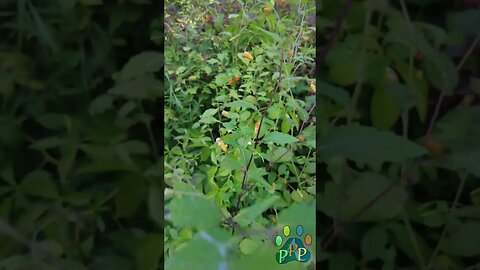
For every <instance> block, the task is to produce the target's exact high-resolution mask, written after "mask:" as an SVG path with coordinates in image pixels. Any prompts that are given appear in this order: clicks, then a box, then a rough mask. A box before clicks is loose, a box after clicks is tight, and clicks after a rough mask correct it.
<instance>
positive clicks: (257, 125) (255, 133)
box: [253, 122, 260, 136]
mask: <svg viewBox="0 0 480 270" xmlns="http://www.w3.org/2000/svg"><path fill="white" fill-rule="evenodd" d="M259 129H260V122H257V123H256V124H255V131H254V132H253V136H257V134H258V130H259Z"/></svg>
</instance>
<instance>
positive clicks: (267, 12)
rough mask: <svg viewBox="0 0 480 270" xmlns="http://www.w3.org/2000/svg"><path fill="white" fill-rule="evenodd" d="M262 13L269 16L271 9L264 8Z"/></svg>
mask: <svg viewBox="0 0 480 270" xmlns="http://www.w3.org/2000/svg"><path fill="white" fill-rule="evenodd" d="M263 12H264V13H265V15H267V16H268V15H270V12H272V9H271V8H269V7H266V8H264V9H263Z"/></svg>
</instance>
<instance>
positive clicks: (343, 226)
mask: <svg viewBox="0 0 480 270" xmlns="http://www.w3.org/2000/svg"><path fill="white" fill-rule="evenodd" d="M399 183H400V180H397V181H395V182H393V183H391V184H390V185H389V186H388V187H386V188H385V189H384V190H383V191H382V192H380V194H378V195H377V196H376V197H375V198H373V199H372V200H371V201H370V202H368V203H367V204H366V205H365V206H363V207H362V208H361V209H360V210H358V211H357V212H356V213H355V214H353V215H352V216H351V217H350V218H349V219H348V220H347V221H345V222H343V223H342V224H340V225H339V226H338V227H337V228H333V233H332V234H331V235H330V237H329V238H328V239H327V241H325V244H324V245H323V248H322V249H323V250H324V251H326V250H327V248H328V246H329V245H330V244H331V243H332V242H333V241H334V240H335V239H336V238H337V237H338V235H339V234H340V233H341V232H343V231H344V230H345V229H346V228H347V227H348V226H350V224H352V223H354V222H355V221H357V219H358V218H359V217H360V216H362V215H363V214H364V213H365V212H366V211H368V210H369V209H370V208H371V207H372V206H373V205H374V204H375V203H376V202H378V201H379V200H380V199H381V198H383V197H384V196H385V195H387V194H388V193H390V191H391V190H393V188H394V187H395V186H396V185H397V184H399Z"/></svg>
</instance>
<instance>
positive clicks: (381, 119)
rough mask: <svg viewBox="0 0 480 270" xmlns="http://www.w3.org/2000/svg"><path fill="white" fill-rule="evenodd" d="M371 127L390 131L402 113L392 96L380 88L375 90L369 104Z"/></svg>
mask: <svg viewBox="0 0 480 270" xmlns="http://www.w3.org/2000/svg"><path fill="white" fill-rule="evenodd" d="M370 113H371V117H372V123H373V125H374V126H375V127H376V128H378V129H384V130H388V129H390V128H391V127H392V126H393V125H394V124H395V122H396V121H397V119H398V117H399V116H400V114H401V113H402V111H401V109H400V107H399V106H398V105H397V103H396V102H395V99H394V96H393V95H392V94H390V93H389V92H388V91H386V90H385V89H382V88H377V89H375V91H374V93H373V97H372V104H371V111H370Z"/></svg>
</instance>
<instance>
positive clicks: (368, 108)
mask: <svg viewBox="0 0 480 270" xmlns="http://www.w3.org/2000/svg"><path fill="white" fill-rule="evenodd" d="M467 2H468V3H467ZM473 2H475V3H473ZM317 7H319V6H318V5H317ZM344 8H345V6H344V1H331V0H324V1H321V5H320V10H318V9H317V12H318V14H319V15H320V16H319V17H317V20H320V21H321V22H322V23H321V24H320V26H319V28H317V31H318V32H319V33H320V35H321V36H322V38H324V39H325V40H328V38H329V37H330V34H331V32H332V31H334V22H335V21H337V20H338V19H339V17H338V16H341V14H342V10H343V9H344ZM479 12H480V7H479V6H478V1H444V0H431V1H414V0H410V1H408V0H405V1H404V0H399V1H382V0H380V1H363V2H358V1H357V2H356V1H353V3H352V6H351V9H350V12H349V14H348V16H347V17H346V18H343V19H342V18H340V19H341V20H343V27H342V30H341V31H340V32H339V33H338V36H336V40H335V44H334V45H333V46H332V48H331V50H330V51H329V52H328V54H327V55H326V58H325V63H322V64H324V65H323V66H322V68H321V69H320V71H319V74H318V76H319V78H320V81H319V83H318V85H317V88H319V94H320V99H319V102H320V103H319V106H318V109H319V112H320V113H319V114H317V117H318V118H317V121H319V123H320V125H319V129H320V132H319V138H318V142H319V144H320V145H319V147H320V148H319V153H318V154H319V156H318V157H319V159H318V161H317V162H319V165H320V166H318V167H317V170H319V172H318V173H319V174H320V175H322V176H323V179H322V180H324V181H322V182H321V184H320V185H321V186H320V190H322V192H321V193H320V194H318V195H317V196H318V201H317V204H318V211H319V214H318V213H317V215H319V216H320V217H321V218H320V220H319V221H320V223H317V226H319V227H320V228H321V229H320V230H321V237H322V238H323V239H324V246H323V250H322V251H321V252H323V253H324V256H323V257H321V260H322V261H323V262H322V263H321V264H320V267H328V269H476V268H478V264H476V263H478V258H479V257H478V256H479V255H478V244H474V242H478V218H479V216H478V211H479V210H480V208H479V204H478V186H479V185H480V179H479V176H480V174H479V171H478V168H480V166H479V165H480V163H479V161H480V156H479V154H480V147H479V140H478V138H479V136H480V133H479V128H480V121H479V120H480V118H479V112H480V110H479V109H480V107H479V106H478V86H476V81H477V78H478V76H479V75H478V74H479V67H480V62H479V61H478V60H479V59H480V58H479V53H480V51H479V47H478V41H479V38H480V36H479V35H478V27H477V26H478V23H479V21H478V19H479V18H480V16H477V15H478V14H479ZM469 195H470V196H469ZM332 227H333V228H332ZM332 231H334V232H333V233H332Z"/></svg>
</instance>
